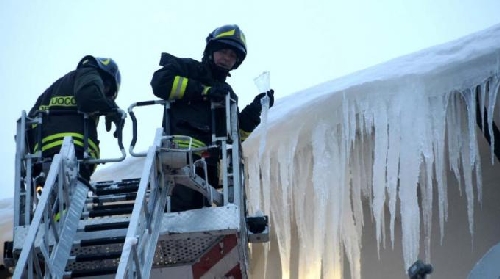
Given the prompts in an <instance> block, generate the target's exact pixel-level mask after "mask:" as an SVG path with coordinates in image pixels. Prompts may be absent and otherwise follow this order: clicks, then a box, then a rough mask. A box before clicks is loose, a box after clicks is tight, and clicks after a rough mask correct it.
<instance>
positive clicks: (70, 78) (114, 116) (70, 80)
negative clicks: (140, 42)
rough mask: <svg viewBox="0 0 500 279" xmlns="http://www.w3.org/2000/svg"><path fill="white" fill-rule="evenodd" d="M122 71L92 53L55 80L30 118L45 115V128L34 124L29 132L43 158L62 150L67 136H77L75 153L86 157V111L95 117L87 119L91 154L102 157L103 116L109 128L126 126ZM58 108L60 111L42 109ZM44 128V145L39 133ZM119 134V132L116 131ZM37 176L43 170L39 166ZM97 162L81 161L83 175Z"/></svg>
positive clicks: (80, 156) (88, 176)
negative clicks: (100, 126)
mask: <svg viewBox="0 0 500 279" xmlns="http://www.w3.org/2000/svg"><path fill="white" fill-rule="evenodd" d="M120 81H121V77H120V70H119V69H118V65H117V64H116V62H115V61H114V60H113V59H111V58H98V57H94V56H91V55H87V56H85V57H83V58H82V59H81V60H80V62H79V63H78V66H77V67H76V69H75V70H73V71H71V72H69V73H67V74H66V75H64V76H63V77H61V78H59V79H58V80H57V81H55V82H54V83H53V84H52V85H51V86H50V87H49V88H47V89H46V90H45V92H43V93H42V94H41V95H40V96H39V97H38V99H37V101H36V103H35V105H34V106H33V107H32V108H31V110H30V112H29V113H28V116H29V117H35V116H37V115H42V117H43V121H42V125H41V129H37V127H33V128H32V129H31V130H29V131H28V137H29V143H30V144H29V145H30V148H31V151H32V152H36V151H39V150H41V151H42V157H43V158H52V157H53V156H54V155H55V154H57V153H59V150H60V148H61V145H62V142H63V139H64V137H65V136H67V135H71V136H72V137H73V142H74V145H75V153H76V156H77V157H78V158H79V159H82V158H83V156H84V150H83V148H84V118H83V115H82V114H78V113H77V112H83V113H87V114H89V115H90V116H91V117H90V119H89V120H88V121H87V135H88V147H89V155H90V157H92V158H96V159H97V158H99V139H98V135H97V124H98V120H99V116H97V113H98V114H99V115H105V118H106V121H105V122H106V131H108V132H109V131H110V130H111V128H112V124H113V123H114V124H115V125H116V127H117V129H118V125H119V124H121V125H123V121H122V119H123V117H122V116H123V111H122V110H120V109H119V107H118V105H117V104H116V103H115V99H116V97H117V96H118V91H119V89H120ZM40 111H42V112H51V111H54V112H55V111H57V112H58V113H47V114H45V113H42V114H38V112H40ZM40 130H41V145H40V143H39V142H37V138H38V137H36V136H35V135H36V133H37V131H40ZM115 137H116V133H115ZM36 168H37V167H36V166H35V170H34V175H36V174H37V172H40V171H41V169H40V168H39V169H36ZM94 168H95V165H84V164H80V175H81V176H82V178H84V179H87V180H89V179H90V176H91V175H92V173H93V171H94Z"/></svg>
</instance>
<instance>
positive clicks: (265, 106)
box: [254, 71, 271, 158]
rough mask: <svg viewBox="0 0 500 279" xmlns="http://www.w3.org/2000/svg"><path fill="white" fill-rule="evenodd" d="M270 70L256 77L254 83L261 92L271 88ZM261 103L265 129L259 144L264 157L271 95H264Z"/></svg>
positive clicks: (260, 156) (263, 127)
mask: <svg viewBox="0 0 500 279" xmlns="http://www.w3.org/2000/svg"><path fill="white" fill-rule="evenodd" d="M269 78H270V77H269V71H265V72H263V73H262V74H260V75H259V76H258V77H256V78H254V83H255V85H256V86H257V89H258V90H259V93H262V92H268V91H269V89H270V88H271V84H270V81H269ZM260 102H261V105H262V111H261V113H260V118H261V122H260V123H261V124H260V125H261V126H262V129H263V132H262V133H261V134H260V145H259V158H262V154H263V153H264V149H265V148H266V136H267V112H268V111H269V105H270V103H269V102H270V101H269V97H268V96H267V94H266V96H264V98H262V99H261V100H260Z"/></svg>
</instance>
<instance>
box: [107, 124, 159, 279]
mask: <svg viewBox="0 0 500 279" xmlns="http://www.w3.org/2000/svg"><path fill="white" fill-rule="evenodd" d="M162 136H163V129H162V128H158V129H157V130H156V137H155V141H154V144H153V145H152V146H151V147H150V148H149V150H148V152H147V156H146V160H145V162H144V168H143V171H142V175H141V180H140V182H139V188H138V190H137V196H136V199H135V202H134V209H133V210H132V214H131V215H130V223H129V226H128V229H127V234H126V237H125V243H124V244H123V250H122V254H121V256H120V262H119V264H118V269H117V273H116V278H128V277H129V276H132V275H133V273H134V271H135V270H138V269H139V268H140V267H139V266H137V265H136V264H135V263H134V261H133V257H135V256H134V254H137V253H139V251H138V249H136V248H134V247H136V246H137V243H139V236H140V234H142V233H143V232H142V231H141V230H140V229H139V227H140V226H141V225H142V226H144V224H145V222H144V220H141V219H143V218H144V217H145V216H146V215H147V214H146V212H145V211H146V210H148V209H147V208H146V206H145V205H146V204H147V202H146V197H147V195H146V193H147V191H148V189H150V190H151V191H153V190H154V189H155V188H156V187H158V185H157V183H156V179H151V176H153V177H155V174H154V173H156V172H155V167H156V165H157V163H158V162H157V156H156V154H157V149H158V148H160V147H161V142H162ZM152 172H154V173H153V174H152ZM151 215H152V214H149V216H150V217H149V218H154V217H152V216H151ZM139 260H140V259H139Z"/></svg>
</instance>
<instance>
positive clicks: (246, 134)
mask: <svg viewBox="0 0 500 279" xmlns="http://www.w3.org/2000/svg"><path fill="white" fill-rule="evenodd" d="M239 132H240V140H241V141H244V140H246V139H247V138H248V137H249V136H250V134H251V133H252V132H247V131H244V130H242V129H240V131H239Z"/></svg>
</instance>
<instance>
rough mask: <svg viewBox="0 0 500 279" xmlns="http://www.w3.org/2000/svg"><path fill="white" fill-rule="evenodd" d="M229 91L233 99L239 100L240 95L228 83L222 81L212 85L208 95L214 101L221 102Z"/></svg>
mask: <svg viewBox="0 0 500 279" xmlns="http://www.w3.org/2000/svg"><path fill="white" fill-rule="evenodd" d="M228 93H229V94H231V99H233V100H235V101H238V96H237V95H236V93H234V91H233V89H232V88H231V86H230V85H229V84H227V83H221V84H217V85H214V86H212V87H210V88H209V89H208V91H207V97H208V98H210V99H211V100H212V101H216V102H220V101H222V100H224V98H225V97H226V95H227V94H228Z"/></svg>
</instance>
